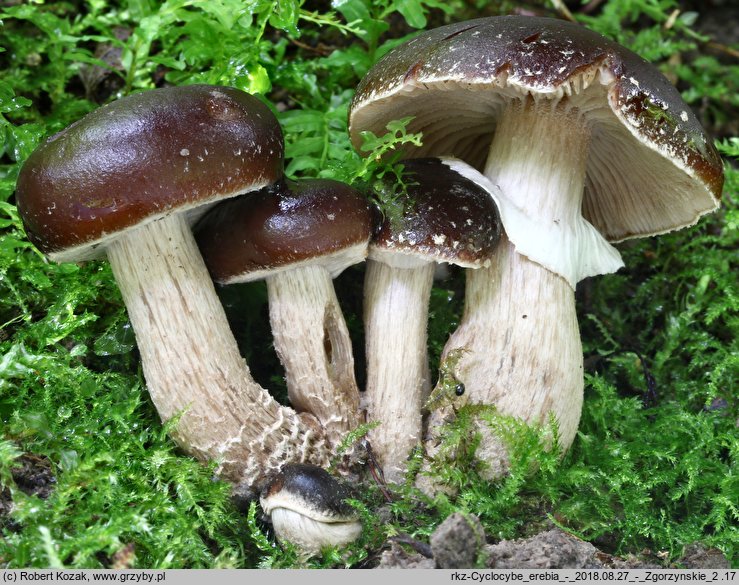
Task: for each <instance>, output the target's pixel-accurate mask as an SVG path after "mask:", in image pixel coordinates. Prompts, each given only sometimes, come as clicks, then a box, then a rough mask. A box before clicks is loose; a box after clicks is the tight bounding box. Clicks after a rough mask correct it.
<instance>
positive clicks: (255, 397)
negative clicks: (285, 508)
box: [107, 214, 328, 486]
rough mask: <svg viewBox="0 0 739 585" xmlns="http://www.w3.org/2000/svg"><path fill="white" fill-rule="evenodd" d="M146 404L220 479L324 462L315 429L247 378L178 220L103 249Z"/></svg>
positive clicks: (248, 480)
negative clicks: (129, 328)
mask: <svg viewBox="0 0 739 585" xmlns="http://www.w3.org/2000/svg"><path fill="white" fill-rule="evenodd" d="M107 253H108V258H109V260H110V263H111V266H112V268H113V274H114V275H115V278H116V281H117V282H118V286H119V287H120V290H121V293H122V295H123V300H124V302H125V304H126V308H127V310H128V315H129V318H130V320H131V323H132V325H133V328H134V331H135V332H136V342H137V344H138V348H139V351H140V353H141V361H142V365H143V370H144V376H145V377H146V383H147V387H148V390H149V393H150V394H151V398H152V400H153V402H154V405H155V406H156V408H157V410H158V412H159V414H160V416H161V418H162V420H163V421H165V422H166V421H168V420H169V419H171V418H172V417H177V416H179V420H177V421H176V423H175V424H174V426H173V429H172V434H173V436H174V438H175V440H176V441H177V442H178V444H179V445H180V446H182V448H183V449H185V450H186V451H187V452H188V453H190V454H192V455H194V456H195V457H197V458H199V459H201V460H217V461H219V474H220V475H221V476H222V477H224V478H226V479H229V480H231V481H234V482H237V483H245V484H247V485H250V486H251V485H254V484H255V483H256V482H257V481H259V480H260V479H262V478H263V477H264V476H266V475H268V474H269V473H271V472H273V471H276V470H277V469H278V468H279V467H280V466H281V465H282V464H283V463H285V462H287V461H310V462H311V463H314V464H317V465H325V464H326V463H327V462H328V453H327V449H326V445H325V441H324V439H323V437H322V433H321V430H320V427H319V425H318V423H317V422H316V421H315V420H311V417H309V416H299V415H297V414H296V413H295V412H294V411H293V410H291V409H289V408H285V407H282V406H280V405H279V404H278V403H277V402H275V400H274V399H273V398H272V397H271V396H270V395H269V394H268V393H267V391H266V390H264V389H263V388H262V387H261V386H259V385H258V384H257V383H256V382H254V380H253V379H252V377H251V374H250V372H249V368H248V367H247V365H246V363H245V362H244V360H243V358H242V357H241V355H240V354H239V351H238V347H237V345H236V342H235V340H234V338H233V335H232V333H231V330H230V328H229V325H228V322H227V320H226V316H225V313H224V311H223V307H222V306H221V303H220V301H219V299H218V297H217V295H216V292H215V289H214V287H213V284H212V282H211V279H210V276H209V274H208V271H207V269H206V267H205V264H204V263H203V260H202V257H201V256H200V252H199V250H198V248H197V246H196V244H195V241H194V239H193V237H192V233H191V231H190V228H189V227H188V225H187V222H186V220H185V217H184V214H173V215H170V216H168V217H165V218H163V219H159V220H157V221H153V222H150V223H147V224H144V225H143V226H141V227H138V228H135V229H134V230H132V231H129V232H127V233H126V235H124V236H122V237H120V238H119V239H117V240H115V241H113V242H112V243H110V244H108V246H107Z"/></svg>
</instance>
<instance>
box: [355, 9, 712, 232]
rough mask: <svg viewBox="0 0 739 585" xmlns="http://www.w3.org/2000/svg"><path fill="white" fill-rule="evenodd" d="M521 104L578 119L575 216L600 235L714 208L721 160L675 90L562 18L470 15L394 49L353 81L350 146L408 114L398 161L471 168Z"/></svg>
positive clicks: (660, 226)
mask: <svg viewBox="0 0 739 585" xmlns="http://www.w3.org/2000/svg"><path fill="white" fill-rule="evenodd" d="M522 98H528V99H535V100H540V99H544V100H546V99H549V100H557V101H558V100H570V104H571V105H574V106H577V107H579V108H580V110H581V111H582V112H583V113H584V114H585V116H586V117H587V120H588V123H589V124H590V125H591V128H592V140H591V146H590V158H589V161H588V167H587V176H586V181H585V194H584V200H583V216H584V217H585V218H586V219H587V220H588V221H590V222H591V223H592V224H593V225H595V227H596V228H598V230H599V231H600V232H601V233H602V234H603V235H604V236H605V237H606V238H607V239H609V240H611V241H619V240H623V239H626V238H629V237H638V236H643V235H650V234H656V233H661V232H665V231H669V230H672V229H676V228H678V227H683V226H685V225H690V224H692V223H695V221H697V219H698V218H699V217H700V216H701V215H703V214H705V213H707V212H709V211H712V210H714V209H715V208H716V206H717V205H718V200H719V198H720V194H721V188H722V185H723V168H722V163H721V160H720V158H719V156H718V154H717V152H716V150H715V148H714V147H713V145H712V144H711V142H710V141H709V140H708V138H707V137H706V135H705V133H704V131H703V129H702V128H701V125H700V123H699V122H698V120H697V119H696V117H695V116H694V115H693V113H692V112H691V110H690V108H689V107H688V106H687V105H686V104H685V103H684V101H683V100H682V98H681V97H680V94H679V92H678V91H677V90H676V89H675V88H674V87H673V86H672V85H671V84H670V83H669V81H668V80H667V79H665V77H664V76H663V75H662V74H661V73H660V72H659V70H658V69H657V68H656V67H654V66H653V65H651V64H649V63H648V62H647V61H645V60H644V59H642V58H641V57H639V56H638V55H636V54H635V53H633V52H631V51H629V50H627V49H625V48H624V47H622V46H620V45H618V44H617V43H615V42H613V41H610V40H608V39H606V38H605V37H603V36H601V35H599V34H597V33H595V32H593V31H590V30H588V29H586V28H584V27H582V26H580V25H577V24H574V23H570V22H565V21H561V20H555V19H549V18H537V17H526V16H505V17H491V18H481V19H476V20H470V21H467V22H461V23H457V24H452V25H449V26H444V27H440V28H437V29H435V30H432V31H429V32H426V33H423V34H421V35H419V36H418V37H416V38H414V39H412V40H410V41H408V42H406V43H404V44H402V45H400V46H398V47H396V48H395V49H394V50H392V51H391V52H390V53H388V54H387V55H386V56H385V57H384V58H383V59H381V60H380V61H379V62H378V63H377V64H376V65H375V66H374V67H373V68H372V69H371V70H370V72H369V73H368V74H367V76H366V77H365V78H364V79H363V80H362V82H361V83H360V84H359V87H358V88H357V92H356V95H355V97H354V101H353V103H352V106H351V110H350V115H349V122H350V133H351V137H352V141H353V143H354V145H355V146H356V147H357V148H358V147H359V144H360V142H361V137H360V132H361V131H364V130H369V131H372V132H375V133H377V134H382V133H383V131H384V128H385V125H386V124H387V123H388V122H389V121H391V120H395V119H399V118H402V117H405V116H415V118H414V120H413V121H412V122H411V123H410V125H409V126H408V129H409V131H412V132H419V131H420V132H423V146H421V147H412V146H409V147H407V148H406V150H405V154H406V155H407V156H413V157H422V156H430V155H453V156H456V157H459V158H461V159H463V160H465V161H467V162H469V163H470V164H472V165H473V166H477V167H478V168H481V167H482V165H483V163H484V162H485V158H486V156H487V153H488V148H489V145H490V143H491V138H492V135H493V133H494V132H495V129H496V119H497V117H498V116H499V115H500V114H501V112H502V111H503V110H504V108H505V104H506V102H507V101H510V100H511V99H522ZM614 208H619V209H618V213H613V210H614Z"/></svg>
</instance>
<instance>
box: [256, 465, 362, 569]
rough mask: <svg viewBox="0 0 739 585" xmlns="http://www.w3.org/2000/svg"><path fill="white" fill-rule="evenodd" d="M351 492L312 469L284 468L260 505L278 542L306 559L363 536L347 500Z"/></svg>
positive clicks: (313, 466) (316, 469)
mask: <svg viewBox="0 0 739 585" xmlns="http://www.w3.org/2000/svg"><path fill="white" fill-rule="evenodd" d="M351 497H352V491H351V489H350V488H349V487H347V486H346V485H345V484H343V483H341V482H339V481H338V480H337V479H335V478H334V477H332V476H331V475H329V473H328V472H327V471H326V470H325V469H322V468H321V467H317V466H315V465H308V464H301V463H293V464H287V465H285V466H284V467H283V468H282V470H281V471H280V472H279V473H278V474H276V475H275V476H274V477H273V478H272V479H271V481H270V482H269V484H268V485H267V486H266V487H265V488H264V490H263V491H262V495H261V497H260V499H259V503H260V504H261V506H262V510H263V511H264V513H265V514H267V515H268V516H269V518H270V521H271V522H272V527H273V530H274V533H275V537H276V538H277V541H278V542H280V543H285V542H289V543H292V544H293V545H295V546H296V547H297V548H298V549H299V550H300V551H301V552H302V553H303V555H304V556H306V557H310V556H315V555H318V554H320V553H321V550H322V549H324V548H326V547H329V546H334V547H340V546H345V545H347V544H349V543H351V542H353V541H355V540H356V539H357V538H359V537H360V535H361V534H362V522H361V521H360V519H359V516H358V514H357V512H356V510H355V509H354V508H352V507H351V506H350V505H349V503H348V502H347V500H348V499H349V498H351Z"/></svg>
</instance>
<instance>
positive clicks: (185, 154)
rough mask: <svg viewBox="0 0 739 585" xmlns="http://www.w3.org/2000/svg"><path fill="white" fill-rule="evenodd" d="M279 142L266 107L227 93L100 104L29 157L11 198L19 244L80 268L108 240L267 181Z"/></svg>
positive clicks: (208, 90) (276, 165)
mask: <svg viewBox="0 0 739 585" xmlns="http://www.w3.org/2000/svg"><path fill="white" fill-rule="evenodd" d="M282 162H283V140H282V131H281V129H280V126H279V124H278V122H277V120H276V119H275V117H274V116H273V114H272V113H271V112H270V110H269V108H268V107H267V106H266V105H264V104H263V103H262V102H261V101H259V100H258V99H257V98H255V97H253V96H251V95H249V94H246V93H244V92H242V91H239V90H237V89H233V88H230V87H218V86H208V85H192V86H186V87H170V88H163V89H156V90H152V91H148V92H144V93H139V94H135V95H132V96H128V97H125V98H123V99H120V100H118V101H115V102H112V103H110V104H108V105H106V106H103V107H101V108H99V109H97V110H95V111H93V112H91V113H90V114H88V115H87V116H85V117H84V118H82V119H81V120H79V121H78V122H76V123H74V124H72V125H71V126H69V127H68V128H66V129H65V130H63V131H62V132H59V133H58V134H55V135H54V136H52V137H51V138H49V139H48V140H47V141H46V142H45V143H44V144H42V145H41V146H40V147H39V148H38V149H36V150H35V151H34V152H33V154H31V156H30V157H29V158H28V160H27V161H26V162H25V164H24V165H23V168H22V169H21V172H20V176H19V177H18V183H17V191H16V198H17V203H18V209H19V212H20V215H21V218H22V219H23V222H24V224H25V226H26V231H27V233H28V237H29V238H30V239H31V241H32V242H33V243H34V244H36V246H37V247H38V248H39V249H40V250H41V251H43V252H44V253H46V254H48V255H49V256H50V257H52V258H53V259H55V260H60V261H63V260H83V259H87V258H90V257H94V256H96V255H98V254H97V253H96V250H95V248H96V247H97V246H98V245H99V244H100V243H101V242H104V241H105V239H106V238H109V237H111V235H112V234H115V233H118V232H121V231H124V230H126V229H127V228H131V227H133V226H135V225H137V224H139V223H141V222H144V221H150V220H153V219H156V218H158V217H162V216H163V215H166V214H168V213H170V212H172V211H174V210H191V209H194V208H197V207H199V206H202V205H204V204H207V203H211V202H213V201H215V200H218V199H221V198H223V197H230V196H233V195H236V194H239V193H244V192H246V191H250V190H253V189H259V188H261V187H263V186H265V185H268V184H270V183H273V182H274V181H276V180H277V179H278V178H279V177H280V176H281V174H282Z"/></svg>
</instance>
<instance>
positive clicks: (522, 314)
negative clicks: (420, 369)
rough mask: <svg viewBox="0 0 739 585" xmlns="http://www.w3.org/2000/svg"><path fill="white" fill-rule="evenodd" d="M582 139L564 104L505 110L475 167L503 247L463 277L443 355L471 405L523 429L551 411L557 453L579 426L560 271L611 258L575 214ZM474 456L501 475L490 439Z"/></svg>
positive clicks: (579, 383)
mask: <svg viewBox="0 0 739 585" xmlns="http://www.w3.org/2000/svg"><path fill="white" fill-rule="evenodd" d="M589 139H590V132H589V128H588V127H587V126H586V125H585V124H584V123H583V122H582V118H581V116H580V113H579V112H578V111H577V110H572V109H569V107H568V101H567V98H564V99H562V100H561V101H559V102H556V101H555V100H540V101H538V102H536V101H534V100H533V99H530V98H527V99H523V100H514V101H512V102H511V103H510V104H509V105H508V107H507V108H506V111H505V113H504V114H503V116H502V117H501V119H500V121H499V125H498V128H497V130H496V133H495V136H494V138H493V142H492V145H491V148H490V154H489V157H488V161H487V164H486V167H485V175H486V177H487V178H488V179H489V180H490V181H492V182H493V183H495V184H497V185H498V186H499V187H500V191H501V193H502V200H501V215H502V216H503V223H504V226H505V230H506V233H507V239H506V240H504V242H501V245H500V246H499V248H498V250H497V251H496V253H495V256H494V258H493V261H492V265H491V266H490V267H489V268H483V269H479V270H468V271H467V285H466V286H467V292H466V297H465V313H464V317H463V319H462V322H461V323H460V325H459V328H458V329H457V330H456V331H455V333H454V334H453V335H452V336H451V338H450V339H449V341H448V342H447V344H446V347H445V348H444V352H443V356H447V355H449V353H450V352H451V351H452V350H455V349H462V350H466V351H463V352H462V353H461V354H460V355H461V357H460V360H459V362H458V366H457V370H458V372H459V378H460V380H461V381H462V382H463V383H464V385H465V389H466V393H467V396H468V399H469V400H470V401H471V402H474V403H481V404H491V405H495V406H496V407H497V408H498V410H499V412H501V413H502V414H506V415H513V416H515V417H517V418H519V419H521V420H524V421H526V422H529V423H545V422H546V420H547V417H548V415H549V413H553V414H554V415H555V418H556V420H557V422H558V425H559V443H560V446H561V447H562V448H563V449H567V448H568V447H569V446H570V444H571V443H572V441H573V439H574V437H575V433H576V430H577V424H578V422H579V419H580V410H581V405H582V395H583V357H582V345H581V342H580V334H579V329H578V324H577V315H576V312H575V297H574V290H573V287H574V284H570V282H571V281H570V280H569V279H568V278H567V277H565V276H563V275H562V272H564V273H566V274H568V275H569V274H573V273H575V272H577V271H578V270H579V268H578V267H580V266H582V265H583V263H585V264H588V263H592V264H597V262H599V261H600V259H601V258H602V257H603V256H604V255H605V256H606V257H610V255H611V254H613V248H611V247H610V245H609V244H607V243H606V242H605V241H604V240H603V238H602V237H601V236H600V235H599V234H598V233H597V232H596V231H595V229H594V228H592V226H591V225H590V224H589V223H587V222H586V221H585V220H584V219H583V218H582V215H581V213H580V207H581V202H582V196H583V185H584V180H585V163H586V161H587V155H588V144H589ZM524 217H525V218H526V219H525V222H526V225H524V224H522V223H519V224H516V223H515V222H516V220H518V219H520V218H524ZM524 238H527V240H526V239H524ZM508 239H509V240H511V241H512V242H513V243H510V242H509V241H507V240H508ZM551 267H556V268H558V269H561V267H564V270H563V271H560V272H559V273H557V272H555V271H554V268H551ZM550 268H551V269H550ZM433 424H434V423H433V421H432V423H430V426H432V425H433ZM432 435H433V432H432ZM478 454H479V457H480V458H481V459H482V460H484V461H486V462H487V463H488V464H489V465H491V475H496V474H497V473H499V471H500V470H502V469H503V467H501V461H502V460H503V459H504V458H505V453H504V450H503V449H502V446H501V444H500V442H499V440H496V439H494V438H492V437H486V438H485V440H483V441H482V444H481V447H480V450H479V451H478Z"/></svg>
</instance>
